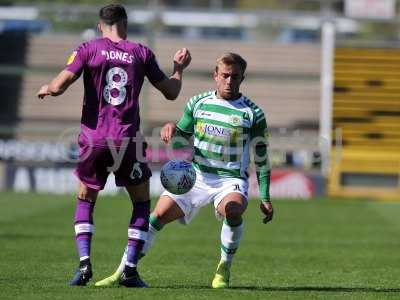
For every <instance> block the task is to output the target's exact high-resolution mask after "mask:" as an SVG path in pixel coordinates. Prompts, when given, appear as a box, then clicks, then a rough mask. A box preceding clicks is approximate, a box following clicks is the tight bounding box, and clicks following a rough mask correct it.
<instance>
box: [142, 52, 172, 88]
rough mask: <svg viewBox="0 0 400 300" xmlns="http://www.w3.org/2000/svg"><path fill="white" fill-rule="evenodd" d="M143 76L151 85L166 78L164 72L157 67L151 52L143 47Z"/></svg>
mask: <svg viewBox="0 0 400 300" xmlns="http://www.w3.org/2000/svg"><path fill="white" fill-rule="evenodd" d="M144 63H145V75H146V77H147V78H148V79H149V80H150V82H151V83H152V84H155V83H157V82H160V81H161V80H163V79H165V78H167V76H165V74H164V72H163V71H162V70H161V69H160V66H159V65H158V62H157V59H156V56H155V55H154V53H153V51H151V50H150V49H149V48H147V47H145V61H144Z"/></svg>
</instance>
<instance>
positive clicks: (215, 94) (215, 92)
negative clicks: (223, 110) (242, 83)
mask: <svg viewBox="0 0 400 300" xmlns="http://www.w3.org/2000/svg"><path fill="white" fill-rule="evenodd" d="M212 95H213V100H219V101H226V102H229V103H237V102H239V101H241V100H242V99H243V94H241V95H240V97H239V98H236V99H234V100H226V99H222V98H218V97H217V91H214V92H213V93H212Z"/></svg>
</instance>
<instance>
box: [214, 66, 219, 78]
mask: <svg viewBox="0 0 400 300" xmlns="http://www.w3.org/2000/svg"><path fill="white" fill-rule="evenodd" d="M217 77H218V67H215V70H214V73H213V78H214V80H215V81H217Z"/></svg>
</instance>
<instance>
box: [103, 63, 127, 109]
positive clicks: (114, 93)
mask: <svg viewBox="0 0 400 300" xmlns="http://www.w3.org/2000/svg"><path fill="white" fill-rule="evenodd" d="M106 81H107V85H106V86H105V87H104V90H103V97H104V100H106V101H107V102H108V103H110V104H111V105H120V104H121V103H122V102H124V101H125V98H126V88H125V85H126V84H127V82H128V74H127V73H126V71H125V70H124V69H121V68H118V67H114V68H111V69H110V70H108V72H107V74H106Z"/></svg>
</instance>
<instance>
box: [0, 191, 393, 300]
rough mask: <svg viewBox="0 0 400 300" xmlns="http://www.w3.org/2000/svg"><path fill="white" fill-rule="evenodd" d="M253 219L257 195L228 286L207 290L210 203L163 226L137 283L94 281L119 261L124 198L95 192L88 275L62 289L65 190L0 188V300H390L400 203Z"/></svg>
mask: <svg viewBox="0 0 400 300" xmlns="http://www.w3.org/2000/svg"><path fill="white" fill-rule="evenodd" d="M274 205H275V209H276V215H275V219H274V221H273V222H272V223H270V224H267V225H263V224H262V223H261V215H260V213H259V211H258V207H257V201H252V203H251V205H250V206H249V208H248V211H247V213H246V217H245V233H244V237H243V240H242V244H241V247H240V249H239V251H238V253H237V255H236V259H235V262H234V265H233V267H232V278H231V283H232V289H230V290H222V291H221V290H212V289H210V287H209V286H210V283H211V280H212V276H213V273H214V269H215V267H216V265H217V262H218V258H219V229H220V223H218V222H217V221H216V220H215V218H214V216H213V211H212V207H211V206H209V207H206V208H205V209H203V211H202V212H201V213H200V215H199V216H198V217H197V218H196V219H195V220H194V221H193V223H192V224H191V225H190V226H182V225H179V224H171V225H169V226H167V227H166V228H165V229H163V231H162V232H161V233H160V235H159V236H158V237H157V240H156V242H155V245H154V247H153V249H152V251H151V252H150V253H149V255H148V256H147V257H145V258H144V259H143V260H142V261H141V264H140V271H141V274H142V277H143V279H145V280H146V281H147V283H148V284H149V285H150V286H151V287H152V288H150V289H146V290H137V289H126V288H117V287H116V288H95V287H94V286H93V282H94V281H95V280H98V279H101V278H103V277H104V276H106V275H109V274H110V273H111V271H113V270H114V268H115V267H116V265H117V263H118V262H119V258H120V255H121V254H122V251H123V247H124V245H125V242H126V241H125V240H126V231H127V228H126V225H127V222H128V219H129V208H130V204H129V202H128V200H127V198H126V197H124V196H122V195H121V196H119V197H117V198H100V199H99V202H98V203H97V209H96V212H95V224H96V233H95V237H94V241H93V249H92V262H93V265H94V280H93V281H92V282H91V283H90V284H89V286H87V287H82V288H79V287H74V288H71V287H68V285H67V283H68V281H69V279H70V278H71V276H72V274H73V270H74V269H75V267H76V265H77V257H76V251H75V245H74V239H73V227H72V215H73V210H74V197H73V196H69V197H66V196H48V195H46V196H45V195H32V194H13V193H2V194H0V207H1V208H0V243H1V248H0V299H14V300H15V299H24V300H25V299H163V300H166V299H174V300H176V299H185V300H186V299H399V298H400V251H399V250H400V218H399V215H400V203H382V202H370V201H350V200H339V201H332V200H324V199H320V200H313V201H275V202H274Z"/></svg>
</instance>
